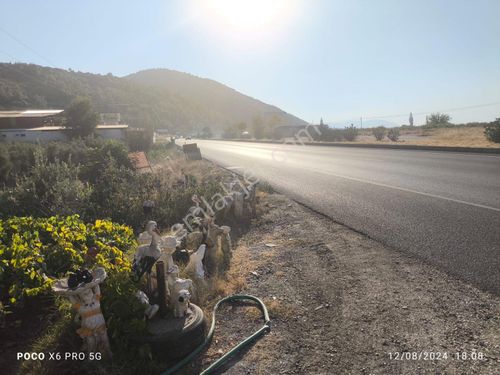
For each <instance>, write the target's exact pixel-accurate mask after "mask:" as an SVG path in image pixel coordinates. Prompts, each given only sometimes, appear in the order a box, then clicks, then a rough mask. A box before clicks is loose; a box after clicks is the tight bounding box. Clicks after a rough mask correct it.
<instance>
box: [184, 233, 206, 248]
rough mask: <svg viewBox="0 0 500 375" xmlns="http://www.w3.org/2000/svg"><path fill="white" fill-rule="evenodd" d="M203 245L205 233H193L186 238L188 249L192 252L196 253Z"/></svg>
mask: <svg viewBox="0 0 500 375" xmlns="http://www.w3.org/2000/svg"><path fill="white" fill-rule="evenodd" d="M202 243H203V233H201V232H198V231H196V232H191V233H189V234H188V235H187V237H186V249H188V250H191V251H196V249H198V248H199V247H200V245H201V244H202Z"/></svg>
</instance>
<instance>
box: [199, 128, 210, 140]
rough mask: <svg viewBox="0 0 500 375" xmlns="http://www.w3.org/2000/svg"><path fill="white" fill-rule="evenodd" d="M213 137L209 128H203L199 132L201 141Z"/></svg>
mask: <svg viewBox="0 0 500 375" xmlns="http://www.w3.org/2000/svg"><path fill="white" fill-rule="evenodd" d="M212 137H213V134H212V129H210V127H209V126H205V127H204V128H203V129H202V130H201V138H203V139H208V138H212Z"/></svg>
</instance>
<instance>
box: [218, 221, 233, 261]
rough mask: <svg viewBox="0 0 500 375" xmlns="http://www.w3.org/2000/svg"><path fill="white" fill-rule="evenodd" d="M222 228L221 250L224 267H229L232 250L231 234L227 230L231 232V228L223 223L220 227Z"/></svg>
mask: <svg viewBox="0 0 500 375" xmlns="http://www.w3.org/2000/svg"><path fill="white" fill-rule="evenodd" d="M220 228H221V229H222V235H221V240H220V244H221V250H222V255H223V262H224V269H227V268H229V263H230V262H231V256H232V252H231V251H232V250H231V236H230V235H229V232H231V228H230V227H228V226H227V225H223V226H221V227H220Z"/></svg>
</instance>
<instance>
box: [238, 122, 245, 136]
mask: <svg viewBox="0 0 500 375" xmlns="http://www.w3.org/2000/svg"><path fill="white" fill-rule="evenodd" d="M236 127H237V128H238V130H239V131H240V134H241V133H243V132H244V131H245V130H247V123H246V122H243V121H242V122H239V123H238V124H237V125H236Z"/></svg>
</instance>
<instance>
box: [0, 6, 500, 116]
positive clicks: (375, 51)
mask: <svg viewBox="0 0 500 375" xmlns="http://www.w3.org/2000/svg"><path fill="white" fill-rule="evenodd" d="M499 15H500V1H498V0H474V1H473V0H470V1H465V0H413V1H407V0H377V1H374V0H364V1H361V0H344V1H338V0H172V1H168V0H163V1H160V0H148V1H132V0H130V1H124V0H120V1H118V0H106V1H102V0H86V1H67V0H45V1H39V0H38V1H37V0H22V1H19V0H11V1H10V0H0V61H2V62H14V61H16V62H29V63H35V64H40V65H45V66H53V67H58V68H64V69H69V68H71V69H73V70H76V71H85V72H92V73H100V74H107V73H112V74H114V75H116V76H124V75H127V74H130V73H133V72H136V71H139V70H143V69H148V68H169V69H175V70H179V71H182V72H188V73H191V74H194V75H196V76H200V77H205V78H210V79H214V80H216V81H219V82H221V83H223V84H225V85H228V86H230V87H232V88H234V89H236V90H238V91H240V92H242V93H244V94H247V95H249V96H252V97H254V98H257V99H259V100H262V101H264V102H266V103H269V104H273V105H276V106H278V107H279V108H281V109H283V110H285V111H287V112H290V113H292V114H294V115H296V116H298V117H300V118H302V119H304V120H306V121H309V122H315V123H317V122H319V119H320V118H323V119H324V121H325V122H329V123H341V122H345V121H353V122H359V121H360V118H363V119H364V121H369V119H375V120H378V119H380V121H381V122H382V120H384V121H390V122H394V123H397V124H403V123H407V122H408V115H409V112H413V113H414V117H415V123H416V124H421V123H424V122H425V115H426V114H429V113H431V112H436V111H441V112H446V113H448V114H450V115H451V117H452V122H455V123H461V122H470V121H492V120H494V119H495V118H496V117H500V22H498V16H499Z"/></svg>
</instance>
